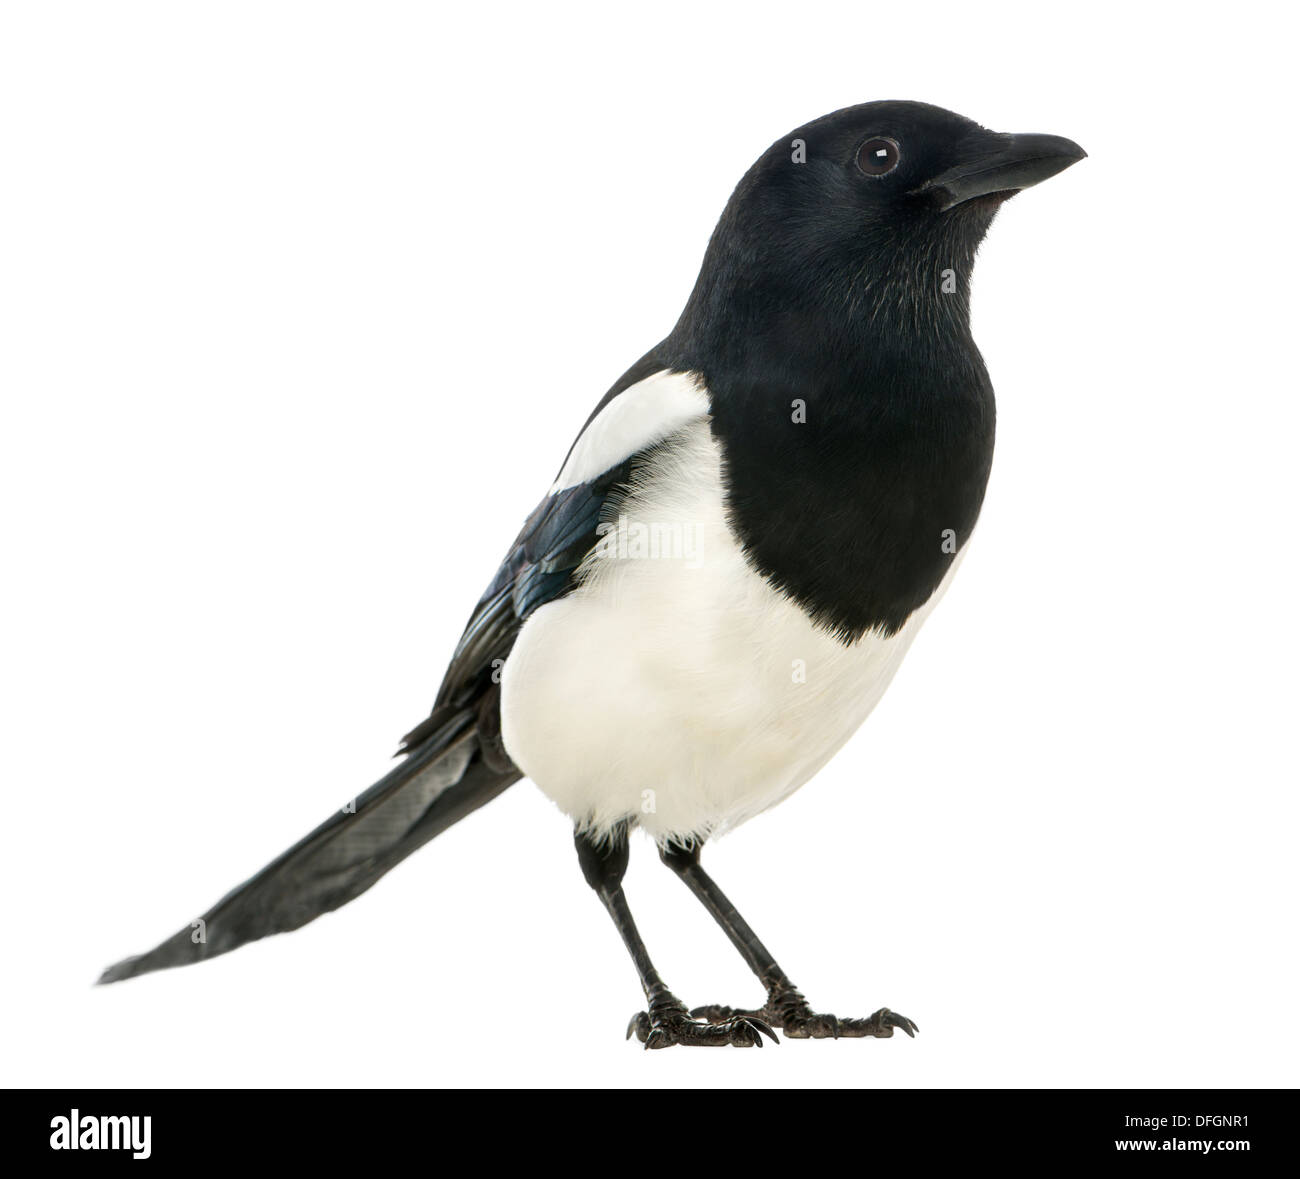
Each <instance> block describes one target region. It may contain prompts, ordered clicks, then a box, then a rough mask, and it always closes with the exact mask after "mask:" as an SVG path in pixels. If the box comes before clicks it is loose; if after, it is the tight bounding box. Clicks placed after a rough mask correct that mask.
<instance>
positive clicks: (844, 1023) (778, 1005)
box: [691, 989, 921, 1040]
mask: <svg viewBox="0 0 1300 1179" xmlns="http://www.w3.org/2000/svg"><path fill="white" fill-rule="evenodd" d="M691 1015H693V1016H694V1017H695V1018H696V1019H703V1020H707V1021H708V1022H709V1023H718V1024H725V1023H727V1022H728V1021H732V1020H737V1019H749V1020H755V1021H760V1022H762V1023H763V1024H764V1025H769V1024H770V1025H771V1026H772V1027H778V1028H780V1029H781V1030H782V1031H783V1032H784V1033H785V1034H786V1036H787V1037H788V1038H789V1039H791V1040H840V1039H851V1038H862V1037H865V1036H872V1037H874V1038H876V1039H879V1040H887V1039H889V1037H890V1036H892V1035H893V1034H894V1029H895V1028H899V1029H901V1030H902V1031H904V1032H906V1033H907V1034H908V1035H909V1036H915V1035H916V1033H917V1032H919V1031H920V1030H921V1029H920V1028H918V1027H917V1026H916V1024H915V1023H913V1022H912V1021H911V1020H910V1019H908V1018H907V1016H905V1015H899V1014H898V1012H896V1011H890V1010H889V1008H888V1007H882V1008H881V1009H880V1010H879V1011H877V1012H876V1013H875V1014H874V1015H869V1016H867V1017H866V1019H840V1018H839V1016H836V1015H827V1014H824V1013H821V1012H817V1011H814V1010H813V1009H812V1008H811V1007H809V1006H808V1002H807V1000H806V999H804V997H803V996H802V995H801V994H800V993H799V992H798V991H796V990H793V989H790V990H781V991H773V992H772V994H771V995H769V996H768V1000H767V1004H766V1005H765V1006H764V1007H761V1008H759V1009H758V1010H757V1011H738V1010H736V1009H735V1008H732V1007H719V1006H710V1007H697V1008H695V1010H694V1011H692V1012H691Z"/></svg>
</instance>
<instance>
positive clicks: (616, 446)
mask: <svg viewBox="0 0 1300 1179" xmlns="http://www.w3.org/2000/svg"><path fill="white" fill-rule="evenodd" d="M1085 156H1086V153H1085V152H1084V150H1083V149H1082V148H1081V147H1079V145H1078V144H1076V143H1074V142H1073V141H1071V140H1069V139H1065V138H1063V137H1060V136H1055V135H1042V134H1006V133H999V132H994V131H990V130H987V129H986V128H984V127H983V126H981V125H980V124H978V123H976V122H974V121H972V120H971V119H968V118H965V117H963V116H961V115H958V114H954V113H953V112H951V111H948V110H944V109H942V108H940V107H937V106H933V105H930V104H927V103H922V102H913V101H895V100H889V101H873V102H867V103H863V104H860V105H856V106H851V107H846V108H844V109H841V110H837V111H834V112H832V113H831V114H828V115H825V116H823V117H821V118H818V119H816V120H814V121H812V122H809V123H806V124H804V125H803V126H801V127H799V128H798V129H796V130H795V131H793V132H790V133H788V134H787V135H785V136H782V137H781V138H780V139H778V140H777V141H776V142H774V143H773V144H772V145H771V146H770V147H769V148H768V149H767V150H766V151H765V152H763V154H762V155H761V156H760V157H759V158H758V160H757V161H756V162H755V163H754V165H753V166H752V167H751V168H750V169H749V170H748V171H747V172H746V173H745V175H744V176H743V178H742V179H741V180H740V182H739V184H738V185H737V187H736V189H735V191H734V192H733V194H732V195H731V197H730V199H729V200H728V202H727V204H726V207H725V209H724V210H723V213H722V216H721V218H720V219H719V221H718V223H717V226H716V228H715V230H714V231H713V234H712V236H711V237H710V239H709V241H708V244H707V248H706V250H705V253H704V258H703V262H702V264H701V267H700V271H699V275H698V277H697V279H696V281H695V284H694V286H693V288H692V289H691V292H690V295H689V298H688V299H687V301H686V304H685V307H684V309H683V310H682V312H681V315H680V317H679V318H678V320H677V321H676V324H675V325H674V327H673V328H672V330H671V332H670V333H669V334H668V335H667V337H665V338H664V339H663V340H662V341H661V342H660V343H658V344H656V345H655V346H654V347H653V348H651V349H650V350H649V351H648V352H647V353H646V354H645V355H644V356H642V357H641V358H640V359H639V360H637V361H636V363H634V364H633V365H632V366H631V367H630V368H629V369H628V370H627V371H626V372H625V373H624V374H623V375H622V376H621V377H620V378H619V379H618V380H617V381H616V382H615V383H614V384H613V386H612V387H611V388H610V389H609V390H608V392H606V393H605V395H604V397H603V398H601V400H600V401H599V402H598V403H597V404H596V407H595V409H594V410H593V411H592V412H591V414H590V416H589V417H588V418H587V420H586V423H585V424H584V426H583V427H582V429H581V431H580V432H579V433H578V435H577V437H576V439H575V441H574V442H573V444H572V446H571V447H570V449H569V451H568V453H567V455H566V456H565V458H564V461H563V463H562V464H561V466H560V469H559V473H558V474H557V476H556V478H555V481H554V483H553V484H552V485H551V487H550V488H549V489H548V490H547V491H546V493H545V494H544V495H543V497H542V499H541V501H540V502H539V503H538V504H537V505H536V507H535V508H534V509H533V511H532V512H531V514H530V515H529V516H528V517H527V519H526V521H525V522H524V525H523V527H522V529H521V530H520V532H519V534H518V536H517V537H516V538H515V540H514V542H513V544H511V545H510V546H509V548H508V550H507V551H506V555H505V558H504V560H503V561H502V562H501V565H500V567H499V568H498V569H497V571H496V574H495V576H493V577H492V579H491V581H490V582H489V584H488V586H487V589H486V590H485V591H484V593H483V595H482V597H481V598H480V599H479V601H478V604H477V605H476V606H475V607H474V609H473V611H472V613H471V614H470V617H469V621H468V623H467V625H466V626H465V629H464V631H463V633H462V635H461V637H460V639H459V642H458V643H457V644H456V646H455V649H454V652H453V654H452V656H451V660H450V663H449V664H448V666H447V669H446V673H445V675H444V678H443V680H442V683H441V687H440V688H439V690H438V692H437V696H436V699H435V702H434V705H433V708H432V711H431V712H430V713H429V715H428V716H427V718H426V719H424V720H423V721H422V722H421V723H420V724H419V725H417V726H416V727H415V728H414V729H412V730H411V731H410V732H409V733H408V734H407V735H406V737H405V738H404V739H403V742H402V745H401V749H400V750H399V754H398V756H399V757H400V758H401V760H400V761H399V762H398V763H397V765H396V766H395V768H393V769H392V770H391V772H389V773H388V774H387V775H386V776H385V777H383V778H381V779H380V780H379V781H378V782H376V783H375V784H374V785H373V786H371V787H370V788H369V789H367V790H366V791H365V792H364V793H362V794H360V795H359V796H358V797H357V798H355V799H354V800H353V801H352V802H351V803H349V804H348V805H347V806H345V807H343V808H342V809H341V810H339V811H337V812H336V813H334V814H333V815H331V817H330V818H328V819H327V820H326V821H325V822H324V823H322V824H321V825H320V826H319V827H317V828H316V829H315V830H314V831H312V832H311V833H310V834H309V835H307V836H306V837H305V838H304V839H303V840H301V841H300V842H299V843H297V844H296V845H295V846H293V847H291V848H290V849H289V850H288V851H286V852H284V853H283V854H282V855H281V856H280V857H279V858H278V859H276V860H274V861H273V862H272V863H270V864H269V865H267V866H266V867H265V868H264V869H262V871H260V872H258V873H257V874H256V875H255V876H253V877H252V878H251V879H249V880H248V881H247V882H245V883H244V884H242V885H240V886H239V887H237V888H235V889H234V890H233V891H232V892H230V893H228V894H227V895H226V896H225V897H224V898H223V899H222V900H220V901H219V902H217V904H215V905H214V906H213V907H212V908H211V909H209V910H208V911H207V912H206V913H205V914H204V915H203V917H202V918H201V919H199V920H197V921H193V922H191V923H190V925H189V926H187V927H185V928H182V929H181V930H180V931H179V932H177V933H176V934H175V935H173V936H172V937H170V938H168V939H167V940H165V941H163V942H162V943H161V944H160V945H159V946H157V947H156V948H155V949H153V950H151V951H149V952H148V953H145V954H141V955H138V956H136V957H131V958H127V959H125V960H123V961H121V962H119V963H117V964H116V965H114V966H110V967H109V968H108V969H107V970H105V971H104V973H103V975H102V976H101V978H100V980H99V981H100V982H101V983H109V982H116V981H119V980H123V979H128V978H131V977H134V976H136V975H140V974H144V973H146V972H149V971H154V970H161V969H164V968H168V967H175V966H181V965H186V964H189V963H194V962H198V961H203V960H206V959H208V958H213V957H216V956H217V955H219V954H224V953H226V952H228V951H230V950H233V949H235V948H236V947H238V946H240V945H243V944H245V943H247V942H251V941H254V940H256V939H259V938H262V937H266V936H268V935H270V934H275V933H281V932H286V931H289V930H293V929H297V928H299V927H301V926H303V925H305V924H306V923H307V922H309V921H312V920H313V919H315V918H316V917H318V916H320V915H321V914H322V913H327V912H330V911H332V910H335V909H337V908H339V907H340V906H341V905H344V904H346V903H347V902H348V901H351V900H352V899H354V898H355V897H357V896H359V895H360V894H361V893H363V892H365V891H366V890H367V889H369V888H370V887H371V886H372V885H373V884H374V883H375V882H376V881H377V880H378V879H379V878H380V877H382V876H383V875H384V874H385V873H387V872H388V871H389V870H390V869H392V868H393V867H394V866H395V865H396V864H398V863H399V862H400V861H402V860H404V859H405V858H406V857H407V856H409V855H410V854H411V853H412V852H414V851H416V850H417V849H418V848H420V847H422V846H423V845H424V844H426V843H427V842H429V841H430V840H431V839H433V838H434V837H435V836H436V835H438V834H439V833H440V832H442V831H445V830H446V829H447V828H448V827H450V826H451V825H452V824H454V823H457V822H459V821H460V820H461V819H463V818H465V817H466V816H467V815H469V814H471V813H472V812H474V811H476V810H478V809H479V808H480V807H483V806H484V805H485V804H487V803H488V802H490V801H491V800H492V799H494V798H496V797H497V796H499V795H500V794H501V793H502V792H503V791H505V790H506V789H507V788H509V787H510V786H511V785H513V784H514V783H516V782H518V781H520V780H522V779H523V778H525V777H527V778H529V779H531V780H532V782H533V783H534V784H535V785H536V786H537V787H538V788H539V789H540V790H541V791H542V793H543V794H545V795H546V796H547V797H549V798H550V799H551V800H552V801H553V802H554V803H555V804H557V805H558V807H559V808H560V810H561V811H563V812H564V814H565V815H567V816H568V818H569V819H570V820H571V821H572V824H573V832H574V843H575V846H576V849H577V858H578V864H579V867H580V870H581V872H582V875H583V877H584V878H585V880H586V882H587V884H588V885H589V886H590V887H591V889H592V890H593V891H594V892H595V893H596V896H597V897H598V899H599V900H600V902H601V903H602V905H603V906H604V908H605V909H606V910H607V911H608V913H609V916H610V917H611V918H612V920H613V923H614V925H615V927H616V929H617V931H618V933H619V934H620V935H621V938H622V941H623V943H624V945H625V947H626V949H627V951H628V953H629V954H630V956H631V958H632V961H633V964H634V966H635V968H636V971H637V976H638V979H639V981H640V984H641V988H642V990H643V992H644V998H645V1005H644V1007H643V1008H642V1009H641V1010H639V1011H637V1012H636V1013H635V1015H634V1016H633V1017H632V1019H631V1022H630V1023H629V1025H628V1027H627V1029H626V1034H627V1037H628V1038H629V1039H630V1038H631V1037H633V1036H635V1037H636V1039H637V1040H638V1041H639V1042H640V1043H641V1044H643V1045H644V1046H645V1047H646V1048H649V1049H660V1048H667V1047H670V1046H675V1045H682V1046H691V1047H696V1046H703V1047H719V1046H734V1047H761V1046H762V1045H763V1043H764V1041H765V1040H771V1041H774V1042H779V1041H778V1039H777V1036H776V1034H775V1033H776V1031H777V1030H779V1031H781V1032H782V1034H783V1036H784V1037H785V1038H790V1039H810V1038H811V1039H822V1038H836V1039H838V1038H867V1037H870V1038H888V1037H891V1036H892V1035H893V1034H894V1032H895V1031H896V1030H901V1031H902V1032H904V1033H905V1034H906V1035H908V1036H913V1035H914V1034H915V1033H916V1032H917V1031H918V1028H917V1025H916V1024H915V1022H914V1021H912V1020H911V1019H909V1018H907V1017H906V1016H903V1015H900V1014H899V1013H897V1012H896V1011H894V1010H891V1009H890V1008H888V1007H882V1008H880V1009H879V1010H877V1011H875V1012H874V1014H871V1015H866V1016H861V1017H856V1016H847V1017H843V1018H841V1017H838V1016H835V1015H831V1014H828V1013H824V1012H819V1011H817V1010H816V1009H814V1007H813V1006H812V1005H811V1004H810V1003H809V1002H808V1001H807V1000H806V999H805V997H804V995H803V994H802V993H801V992H800V991H799V989H798V988H797V987H796V985H795V983H794V981H793V980H792V979H791V977H790V976H789V975H788V974H786V972H785V971H784V970H783V969H782V968H781V967H780V966H779V965H778V964H777V961H776V959H775V958H774V957H773V955H772V953H771V952H770V951H769V950H768V949H767V947H766V946H765V945H764V944H763V943H762V942H761V941H760V940H759V938H758V936H757V934H755V932H754V930H753V929H752V928H751V927H750V926H749V924H748V923H747V922H746V921H745V920H744V918H742V917H741V916H740V914H739V912H738V911H737V910H736V908H735V906H734V905H732V904H731V902H730V901H729V900H728V899H727V897H726V895H725V894H724V893H723V892H722V891H721V889H720V888H719V887H718V886H717V885H716V884H715V883H714V881H713V880H712V878H711V877H710V876H709V875H708V874H707V873H706V872H705V870H704V868H703V866H702V864H701V851H702V848H703V847H704V846H705V844H706V843H707V842H708V841H710V840H715V839H717V838H719V837H721V836H722V835H724V834H726V833H728V832H730V831H732V830H734V829H735V828H736V827H738V826H739V825H740V824H742V823H743V822H744V821H745V820H747V819H749V818H752V817H754V816H755V815H757V814H759V813H761V812H764V811H767V810H768V809H770V808H772V807H774V806H776V805H777V804H778V803H780V802H781V801H783V800H784V799H786V798H787V797H789V796H790V795H791V794H792V793H793V792H794V791H795V790H797V789H799V788H800V787H801V786H803V785H804V784H805V783H806V782H807V781H808V780H809V779H811V778H812V777H813V776H814V775H815V774H817V772H818V771H819V770H820V769H821V768H822V767H823V766H824V765H825V764H826V763H827V762H828V761H829V760H830V758H831V757H832V756H833V755H834V754H835V753H836V752H837V751H838V750H839V749H840V748H841V746H842V745H843V744H844V743H845V742H846V741H847V740H848V738H849V737H850V736H851V735H852V734H853V733H854V732H855V731H856V730H857V729H858V727H859V726H860V725H861V724H862V722H863V721H864V720H865V719H866V717H867V715H868V714H869V713H870V712H871V711H872V709H873V708H874V707H875V705H876V703H877V702H878V701H879V700H880V698H881V696H882V694H883V693H884V691H885V689H886V688H887V687H888V685H889V683H890V681H891V679H892V678H893V676H894V674H895V672H896V671H897V669H898V667H899V664H900V663H901V661H902V659H903V657H904V656H905V655H906V653H907V651H908V648H909V646H910V645H911V643H912V641H913V639H914V638H915V636H916V633H917V631H918V628H919V627H920V626H921V625H922V623H923V622H924V621H925V619H926V618H927V616H928V615H929V614H930V613H931V611H932V610H933V609H934V607H935V605H936V604H937V602H938V601H939V599H940V598H941V597H942V596H943V594H944V592H945V591H946V590H947V588H948V585H949V583H950V582H951V580H952V578H953V575H954V573H955V572H956V570H957V567H958V565H959V564H960V563H961V560H962V558H963V557H964V556H965V554H966V551H967V547H968V543H969V541H970V538H971V534H972V532H973V530H974V528H975V525H976V521H977V519H978V517H979V514H980V508H981V505H982V503H983V500H984V494H985V487H986V484H987V481H988V477H989V471H990V466H991V463H992V459H993V448H994V433H995V407H994V395H993V387H992V384H991V382H990V379H989V376H988V373H987V370H986V368H985V365H984V362H983V360H982V358H981V356H980V352H979V350H978V348H977V347H976V345H975V342H974V340H973V338H972V335H971V328H970V299H971V273H972V267H973V265H974V261H975V255H976V251H977V249H978V247H979V246H980V244H981V242H982V240H983V239H984V237H985V234H986V233H987V231H988V229H989V226H990V224H991V223H992V221H993V219H994V217H995V215H996V214H997V213H998V211H999V210H1000V209H1001V207H1002V205H1003V204H1005V203H1006V201H1007V200H1008V199H1009V198H1011V197H1012V196H1014V195H1015V194H1017V193H1018V192H1020V191H1022V190H1024V189H1027V188H1030V187H1032V186H1033V185H1035V184H1038V183H1039V182H1041V181H1043V180H1046V179H1048V178H1049V177H1051V176H1054V175H1056V174H1058V173H1060V172H1061V171H1063V170H1064V169H1066V168H1068V167H1070V166H1071V165H1073V164H1074V163H1076V162H1077V161H1079V160H1081V159H1083V158H1085ZM636 831H640V832H642V833H644V834H645V835H648V836H649V837H650V839H651V840H653V843H654V845H655V847H656V849H657V851H658V854H659V857H660V858H661V859H662V861H663V863H664V864H665V865H666V866H667V867H668V868H669V869H670V870H671V872H672V873H673V874H675V875H676V876H678V877H680V878H681V880H682V881H683V882H684V883H685V885H686V886H687V888H688V889H689V890H690V891H691V893H692V894H694V896H695V897H696V898H698V900H699V901H700V902H701V903H702V904H703V905H704V907H705V909H706V910H707V911H708V912H709V913H710V914H711V915H712V916H713V918H714V919H715V920H716V921H717V923H718V924H719V925H720V926H721V928H722V930H723V932H724V933H725V935H726V937H727V938H728V939H729V940H730V941H731V943H732V944H733V945H734V947H735V948H736V950H737V951H738V952H739V953H740V955H741V957H742V958H743V959H744V961H745V962H746V964H747V965H748V966H749V967H750V969H751V970H752V971H753V973H754V974H755V975H756V976H757V978H758V981H759V983H760V984H761V985H762V987H763V989H764V991H765V995H766V998H765V1000H764V1002H763V1004H762V1005H761V1006H758V1007H751V1008H744V1007H732V1006H728V1005H722V1004H708V1005H704V1006H698V1007H694V1008H688V1007H687V1005H686V1004H685V1003H684V1002H683V1001H682V1000H681V999H679V998H678V997H677V995H676V994H675V993H674V992H673V991H672V990H670V989H669V987H668V985H667V984H666V983H665V982H664V980H663V978H662V977H661V976H660V974H659V973H658V971H657V970H656V969H655V966H654V964H653V962H652V960H651V957H650V954H649V951H648V950H647V948H646V945H645V943H644V941H643V940H642V937H641V935H640V933H639V932H638V930H637V926H636V923H635V922H634V920H633V917H632V912H631V910H630V908H629V905H628V901H627V897H626V895H625V893H624V889H623V877H624V873H625V871H626V868H627V865H628V861H629V855H630V837H631V835H632V833H633V832H636Z"/></svg>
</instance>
